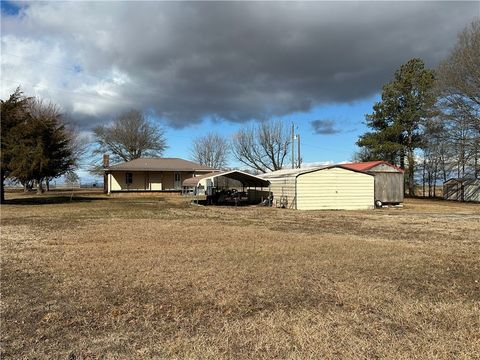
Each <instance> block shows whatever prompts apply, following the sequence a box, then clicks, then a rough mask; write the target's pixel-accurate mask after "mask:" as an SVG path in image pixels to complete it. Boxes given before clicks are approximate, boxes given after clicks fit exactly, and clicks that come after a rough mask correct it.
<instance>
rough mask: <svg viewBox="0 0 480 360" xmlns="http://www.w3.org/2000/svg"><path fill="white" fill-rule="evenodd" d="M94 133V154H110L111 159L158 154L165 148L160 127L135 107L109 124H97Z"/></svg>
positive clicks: (125, 159) (129, 158) (135, 157)
mask: <svg viewBox="0 0 480 360" xmlns="http://www.w3.org/2000/svg"><path fill="white" fill-rule="evenodd" d="M93 132H94V135H95V137H96V142H97V149H96V150H95V154H101V153H110V154H112V158H113V160H120V161H122V160H123V161H130V160H133V159H137V158H140V157H142V156H160V155H161V154H162V153H163V151H164V150H165V149H166V147H167V145H166V140H165V137H164V131H163V129H162V128H160V127H158V126H156V125H155V124H153V123H151V122H149V121H148V120H147V119H146V118H145V116H144V115H143V113H141V112H140V111H138V110H131V111H129V112H126V113H124V114H122V115H120V116H119V117H118V118H117V119H116V120H115V121H114V122H113V123H112V124H110V125H100V126H97V127H96V128H95V129H94V130H93Z"/></svg>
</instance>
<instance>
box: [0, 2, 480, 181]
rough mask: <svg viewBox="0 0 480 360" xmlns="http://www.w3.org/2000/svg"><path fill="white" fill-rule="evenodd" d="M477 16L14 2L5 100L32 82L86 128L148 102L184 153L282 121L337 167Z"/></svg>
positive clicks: (4, 21) (416, 8) (5, 20)
mask: <svg viewBox="0 0 480 360" xmlns="http://www.w3.org/2000/svg"><path fill="white" fill-rule="evenodd" d="M475 16H477V17H478V16H480V2H446V1H439V2H435V1H428V2H412V1H405V2H393V1H388V2H387V1H384V2H368V1H356V2H345V1H342V2H155V1H152V2H129V1H123V2H113V1H110V2H83V1H82V2H80V1H79V2H62V1H55V2H11V1H2V2H1V84H0V97H1V98H2V99H5V98H8V96H9V95H10V94H11V93H12V92H13V91H14V89H15V88H16V87H17V86H19V85H20V86H21V87H22V89H23V90H24V92H25V94H26V95H30V96H38V97H40V98H42V99H44V100H46V101H52V102H54V103H56V104H58V105H59V106H60V108H61V110H62V111H63V112H64V113H65V115H66V116H67V117H68V118H69V119H70V120H71V121H72V122H73V123H74V124H75V127H76V128H77V129H78V130H79V131H80V132H81V133H82V134H83V135H84V136H90V135H91V130H92V128H93V127H94V126H96V125H98V124H106V123H109V122H111V121H112V119H114V118H115V117H116V116H118V115H119V114H120V113H122V112H124V111H127V110H130V109H133V108H135V109H139V110H142V111H144V112H145V113H146V114H148V116H149V118H150V119H151V120H152V121H153V122H156V123H158V124H160V125H161V126H162V127H163V128H164V129H165V131H166V138H167V143H168V145H169V147H168V149H167V150H166V152H165V154H164V156H166V157H181V158H186V159H188V158H190V157H191V153H190V149H191V144H192V141H193V140H194V139H195V138H196V137H198V136H202V135H205V134H207V133H208V132H212V131H214V132H218V133H220V134H222V135H224V136H227V137H231V135H232V134H233V133H234V132H235V131H238V130H239V129H240V128H242V127H243V126H248V125H250V124H254V123H256V122H259V121H265V120H268V119H280V120H282V121H284V123H285V125H286V126H291V123H294V124H295V127H296V131H297V132H298V133H300V135H301V148H302V158H303V161H304V163H308V164H313V163H327V162H329V163H338V162H342V161H348V160H350V159H351V158H352V155H353V153H354V152H355V150H356V146H355V142H356V140H357V139H358V137H359V135H361V134H362V133H364V132H365V131H366V130H367V129H366V127H365V125H364V119H365V114H368V113H371V112H372V106H373V104H374V103H375V102H376V101H379V99H380V92H381V88H382V85H384V84H385V83H386V82H388V81H391V80H392V78H393V74H394V72H395V70H396V69H398V67H399V66H400V65H402V64H403V63H405V62H406V61H408V60H409V59H411V58H413V57H419V58H422V59H423V60H424V61H425V63H426V65H427V66H428V67H435V66H437V65H438V63H439V62H440V61H441V60H442V59H444V58H445V57H446V56H447V55H448V53H449V51H450V50H451V49H452V48H453V46H454V45H455V42H456V39H457V35H458V33H459V32H460V31H462V30H463V28H465V26H467V25H468V24H469V23H470V22H471V21H472V20H473V19H474V17H475ZM230 165H231V166H239V165H240V164H239V163H238V162H237V161H235V160H234V159H231V161H230ZM86 167H87V162H84V164H83V169H82V171H80V175H81V176H82V178H83V179H84V180H86V179H88V173H87V172H86Z"/></svg>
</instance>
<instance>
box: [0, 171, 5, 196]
mask: <svg viewBox="0 0 480 360" xmlns="http://www.w3.org/2000/svg"><path fill="white" fill-rule="evenodd" d="M0 177H1V181H2V184H1V185H0V204H5V176H4V175H3V171H1V174H0Z"/></svg>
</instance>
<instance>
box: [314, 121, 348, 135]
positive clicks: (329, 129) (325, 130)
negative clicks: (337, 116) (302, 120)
mask: <svg viewBox="0 0 480 360" xmlns="http://www.w3.org/2000/svg"><path fill="white" fill-rule="evenodd" d="M310 124H311V125H312V128H313V131H314V132H315V134H318V135H333V134H338V133H340V132H342V130H340V129H337V128H336V127H335V121H333V120H312V121H311V122H310Z"/></svg>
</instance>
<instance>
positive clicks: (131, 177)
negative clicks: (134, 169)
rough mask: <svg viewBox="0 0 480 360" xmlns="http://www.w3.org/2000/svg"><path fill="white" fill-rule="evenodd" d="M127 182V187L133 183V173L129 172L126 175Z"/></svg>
mask: <svg viewBox="0 0 480 360" xmlns="http://www.w3.org/2000/svg"><path fill="white" fill-rule="evenodd" d="M125 182H126V183H127V185H130V184H131V183H133V174H132V173H131V172H127V173H126V174H125Z"/></svg>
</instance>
